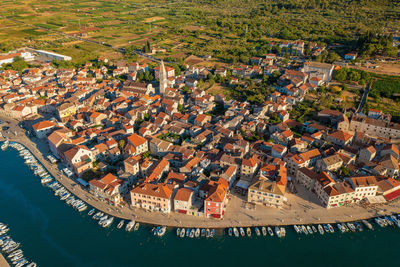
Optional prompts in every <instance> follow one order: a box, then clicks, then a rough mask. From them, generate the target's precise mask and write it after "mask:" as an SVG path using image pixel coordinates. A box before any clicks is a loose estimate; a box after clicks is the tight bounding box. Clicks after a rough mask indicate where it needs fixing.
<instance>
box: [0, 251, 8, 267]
mask: <svg viewBox="0 0 400 267" xmlns="http://www.w3.org/2000/svg"><path fill="white" fill-rule="evenodd" d="M9 266H10V265H9V264H8V263H7V261H6V259H5V258H4V257H3V254H1V253H0V267H9Z"/></svg>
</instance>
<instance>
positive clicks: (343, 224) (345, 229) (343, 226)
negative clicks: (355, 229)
mask: <svg viewBox="0 0 400 267" xmlns="http://www.w3.org/2000/svg"><path fill="white" fill-rule="evenodd" d="M342 228H343V229H344V231H345V232H348V231H349V228H348V227H347V226H346V224H345V223H342Z"/></svg>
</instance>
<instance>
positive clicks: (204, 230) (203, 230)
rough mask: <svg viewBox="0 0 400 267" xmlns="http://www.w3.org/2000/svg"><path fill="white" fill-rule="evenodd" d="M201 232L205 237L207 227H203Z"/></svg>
mask: <svg viewBox="0 0 400 267" xmlns="http://www.w3.org/2000/svg"><path fill="white" fill-rule="evenodd" d="M200 232H201V236H202V237H205V236H206V229H204V228H203V229H201V231H200Z"/></svg>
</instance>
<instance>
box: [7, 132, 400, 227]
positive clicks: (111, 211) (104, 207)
mask: <svg viewBox="0 0 400 267" xmlns="http://www.w3.org/2000/svg"><path fill="white" fill-rule="evenodd" d="M9 141H10V142H16V143H20V144H21V145H23V146H24V147H25V148H26V149H27V150H29V151H30V152H31V153H32V154H33V155H34V156H35V158H36V159H37V160H38V162H40V164H41V165H42V166H43V167H44V168H45V169H46V170H47V171H48V172H49V173H50V174H51V175H52V176H53V177H54V179H55V180H57V181H58V182H59V183H61V184H62V185H63V186H64V187H65V188H66V189H67V190H68V191H69V192H70V193H71V194H73V195H74V196H75V197H77V198H79V199H81V200H82V201H84V202H85V203H86V204H87V205H88V210H89V209H91V208H95V209H97V210H98V211H101V212H103V213H105V214H107V215H110V216H113V217H115V218H117V219H124V220H135V221H136V222H139V223H141V224H147V225H165V226H167V227H175V228H178V227H181V228H182V227H185V228H215V229H225V228H229V227H256V226H258V227H261V226H293V225H311V224H314V225H318V224H328V223H330V224H336V223H346V222H354V221H360V220H363V219H367V220H368V219H372V218H374V217H377V216H386V215H391V214H393V213H400V209H399V211H398V212H394V211H382V210H380V212H378V213H379V214H369V215H365V216H362V215H361V214H360V215H359V216H352V215H350V216H351V217H349V218H348V219H343V218H342V219H335V220H332V219H326V218H299V219H298V220H299V221H298V222H297V223H296V222H291V221H287V222H285V220H284V219H281V221H280V222H275V223H271V222H259V221H256V220H255V221H253V222H252V223H246V222H244V223H242V222H237V223H231V222H230V221H224V219H222V220H216V219H206V218H198V217H195V216H190V215H181V214H175V213H170V214H163V213H160V212H150V211H145V210H142V209H137V208H133V209H132V208H131V207H129V206H128V207H124V208H120V209H118V208H116V207H115V206H110V205H108V204H106V203H104V202H101V201H99V200H96V199H95V198H94V196H92V195H91V194H90V193H88V192H86V191H85V190H83V189H82V188H81V186H80V185H79V184H77V183H75V182H74V181H73V180H72V179H70V178H67V177H66V176H65V175H63V174H62V173H61V175H60V173H57V172H56V170H58V168H57V167H55V166H56V165H50V164H49V163H48V162H47V160H46V159H44V157H43V155H42V153H41V152H40V150H39V149H38V148H37V147H36V150H37V151H35V150H34V149H33V148H35V147H30V146H31V144H29V143H26V142H24V140H20V139H18V140H17V139H13V138H12V139H9ZM31 142H32V141H31ZM49 166H50V167H49ZM51 167H53V168H51ZM58 172H60V171H59V170H58ZM391 204H394V203H391ZM385 206H389V204H387V205H383V207H382V208H384V207H385ZM341 208H344V207H341ZM341 208H337V209H341ZM350 208H351V207H350ZM397 208H399V207H397ZM321 209H323V208H322V207H321ZM324 210H325V211H326V212H327V211H331V209H330V210H326V209H324ZM276 211H280V210H279V209H277V210H276ZM83 212H85V211H83ZM119 212H122V213H119ZM125 212H130V214H129V215H126V213H125ZM138 213H139V214H141V213H144V214H146V215H149V216H143V214H141V215H137V214H138ZM160 216H161V217H160ZM182 216H186V217H190V218H187V219H194V220H191V222H189V221H187V222H185V221H181V220H178V218H179V217H182ZM174 217H176V218H174ZM179 219H186V218H179ZM273 219H276V220H279V219H280V218H273ZM292 219H296V218H292Z"/></svg>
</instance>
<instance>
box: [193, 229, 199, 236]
mask: <svg viewBox="0 0 400 267" xmlns="http://www.w3.org/2000/svg"><path fill="white" fill-rule="evenodd" d="M194 236H195V237H196V238H198V237H200V229H199V228H197V229H196V231H195V232H194Z"/></svg>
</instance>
